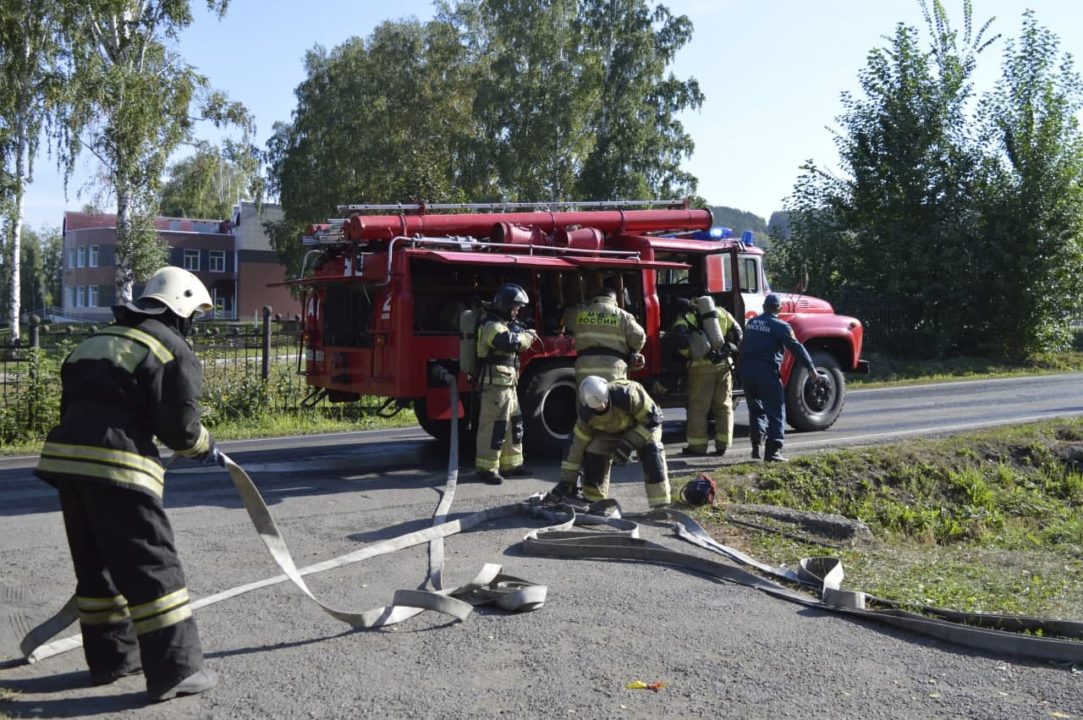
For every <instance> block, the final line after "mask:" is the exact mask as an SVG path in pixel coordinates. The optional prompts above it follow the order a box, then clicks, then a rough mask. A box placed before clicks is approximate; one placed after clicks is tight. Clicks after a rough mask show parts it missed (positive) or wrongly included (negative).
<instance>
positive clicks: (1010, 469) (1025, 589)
mask: <svg viewBox="0 0 1083 720" xmlns="http://www.w3.org/2000/svg"><path fill="white" fill-rule="evenodd" d="M711 474H712V476H713V477H714V478H715V480H716V481H717V483H718V486H719V502H718V505H717V506H716V507H713V508H710V507H701V508H692V509H691V512H692V513H693V514H694V515H696V516H697V517H698V518H699V519H700V521H701V522H702V523H703V524H704V527H705V528H706V529H707V530H708V531H709V532H711V533H712V534H713V535H714V536H715V537H717V538H718V539H719V540H720V541H722V542H725V543H727V544H730V545H733V546H735V547H738V548H740V549H742V550H744V551H746V552H748V553H749V554H751V555H753V556H754V557H757V558H759V559H761V560H764V561H767V562H770V563H773V564H776V565H778V564H790V565H792V564H794V563H796V561H797V560H799V559H800V558H802V557H808V556H815V555H824V554H831V555H837V556H839V557H841V558H842V560H843V563H844V566H845V567H846V573H847V581H846V583H845V584H846V586H847V587H849V588H851V589H860V590H864V591H866V592H869V593H872V594H875V595H879V596H882V597H886V598H890V599H893V600H896V601H899V602H903V603H922V604H928V605H936V606H939V607H944V608H950V609H955V610H966V611H975V612H997V613H1015V614H1026V615H1036V616H1047V617H1059V618H1067V619H1076V620H1079V619H1083V420H1081V419H1070V420H1059V421H1051V422H1045V423H1037V424H1032V425H1026V426H1019V427H1012V428H998V429H993V430H988V431H983V432H979V433H971V434H967V435H960V436H955V437H952V438H947V439H941V440H914V441H908V442H904V443H898V444H894V445H886V446H881V447H876V448H866V449H857V450H845V451H839V452H831V453H823V454H817V455H811V456H805V457H802V458H797V459H795V460H794V461H793V462H791V463H789V464H787V465H760V464H755V465H753V464H749V463H739V464H735V465H728V466H722V467H719V468H718V469H717V470H715V471H713V472H712V473H711ZM690 479H691V476H688V477H677V478H675V481H674V486H675V487H676V488H678V489H679V488H680V487H681V486H682V485H683V484H684V482H686V481H687V480H690ZM729 503H742V504H744V503H757V504H769V505H779V506H783V507H788V508H794V509H797V510H811V511H819V512H827V513H835V514H838V515H843V516H846V517H848V518H852V519H856V520H861V521H862V522H864V523H865V524H866V525H868V526H869V528H870V529H871V530H872V533H873V536H874V538H875V540H873V541H872V542H871V543H869V544H867V545H864V546H854V547H845V548H838V547H834V546H832V545H831V543H829V542H828V541H825V540H823V539H822V538H821V539H816V538H812V537H807V538H802V537H800V536H799V535H797V536H795V534H794V533H784V532H762V531H756V530H750V529H749V528H748V527H746V526H739V525H734V524H732V523H729V522H727V521H726V515H727V513H726V507H727V505H728V504H729Z"/></svg>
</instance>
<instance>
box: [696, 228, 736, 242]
mask: <svg viewBox="0 0 1083 720" xmlns="http://www.w3.org/2000/svg"><path fill="white" fill-rule="evenodd" d="M731 235H733V231H732V230H730V229H729V228H728V227H713V228H711V229H710V230H697V231H695V232H694V233H692V234H691V235H687V236H686V237H689V238H691V239H693V240H725V239H726V238H728V237H730V236H731Z"/></svg>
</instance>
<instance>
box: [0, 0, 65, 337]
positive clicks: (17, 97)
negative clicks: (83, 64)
mask: <svg viewBox="0 0 1083 720" xmlns="http://www.w3.org/2000/svg"><path fill="white" fill-rule="evenodd" d="M57 11H58V5H57V3H41V2H36V1H35V0H0V78H2V81H0V158H2V161H3V162H2V168H3V170H2V172H0V195H2V196H5V202H4V203H3V205H2V210H3V212H4V215H5V216H7V218H8V222H7V228H6V229H7V231H8V232H6V233H5V239H6V241H7V242H6V243H2V244H6V246H7V247H6V248H5V249H6V251H7V255H8V258H9V260H10V267H9V268H8V277H9V278H10V281H11V285H10V288H9V295H8V300H9V303H10V304H9V308H10V317H11V318H12V323H11V337H12V339H13V340H18V339H19V323H18V318H19V314H20V310H19V308H20V304H21V296H22V292H21V290H20V282H21V276H22V272H21V271H20V264H21V262H22V256H23V252H22V232H23V222H22V215H23V197H24V192H25V188H26V185H27V184H28V183H29V182H31V181H32V180H33V171H34V166H33V162H34V156H35V155H36V154H37V150H38V141H39V139H40V138H41V134H42V131H43V128H44V127H45V126H46V125H47V124H49V123H50V122H51V121H52V120H53V119H55V117H56V115H55V113H56V108H57V106H56V103H55V100H56V96H57V91H58V88H59V86H60V77H59V74H58V72H57V67H58V65H59V64H60V62H61V56H62V48H61V45H60V42H59V38H60V32H59V31H60V19H59V14H58V12H57Z"/></svg>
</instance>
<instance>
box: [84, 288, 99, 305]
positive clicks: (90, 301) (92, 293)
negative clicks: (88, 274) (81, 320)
mask: <svg viewBox="0 0 1083 720" xmlns="http://www.w3.org/2000/svg"><path fill="white" fill-rule="evenodd" d="M86 305H87V307H98V286H97V285H90V286H89V287H87V289H86Z"/></svg>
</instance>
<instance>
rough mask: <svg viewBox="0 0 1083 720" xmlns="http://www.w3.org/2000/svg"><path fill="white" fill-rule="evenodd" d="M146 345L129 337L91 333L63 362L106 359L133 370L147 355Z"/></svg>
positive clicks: (129, 370)
mask: <svg viewBox="0 0 1083 720" xmlns="http://www.w3.org/2000/svg"><path fill="white" fill-rule="evenodd" d="M147 352H148V350H147V347H146V346H145V345H142V344H140V343H137V342H133V341H132V340H131V339H130V338H121V337H107V336H105V335H92V336H90V337H89V338H87V339H86V340H84V341H83V342H81V343H79V345H78V346H77V347H76V348H75V349H74V350H72V352H71V354H70V355H68V357H67V358H66V359H65V360H64V362H65V363H73V362H78V361H80V360H108V361H109V362H111V363H113V364H114V365H116V366H118V367H120V368H123V369H124V370H127V371H128V372H135V369H136V367H138V366H139V363H141V362H143V358H145V357H146V356H147Z"/></svg>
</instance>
